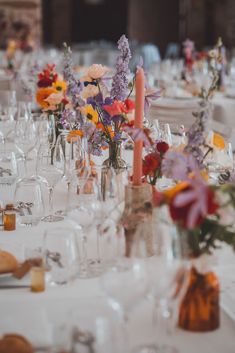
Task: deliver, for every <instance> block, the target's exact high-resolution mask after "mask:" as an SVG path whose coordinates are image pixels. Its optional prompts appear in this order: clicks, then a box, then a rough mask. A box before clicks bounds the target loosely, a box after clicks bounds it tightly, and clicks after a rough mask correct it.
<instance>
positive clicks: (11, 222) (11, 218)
mask: <svg viewBox="0 0 235 353" xmlns="http://www.w3.org/2000/svg"><path fill="white" fill-rule="evenodd" d="M3 226H4V230H8V231H9V230H15V229H16V212H15V209H14V205H13V204H8V205H6V208H5V211H4V215H3Z"/></svg>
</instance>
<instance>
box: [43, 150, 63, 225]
mask: <svg viewBox="0 0 235 353" xmlns="http://www.w3.org/2000/svg"><path fill="white" fill-rule="evenodd" d="M36 170H37V175H38V176H39V177H41V178H42V179H43V180H44V181H45V182H46V184H47V187H48V191H49V212H50V215H48V216H46V217H44V218H43V219H42V220H43V221H44V222H58V221H61V220H63V219H64V218H63V217H62V216H59V215H54V210H53V209H54V207H53V192H54V188H55V186H56V185H57V184H58V182H59V181H60V180H61V179H62V178H63V176H64V173H65V164H64V154H63V150H62V146H61V145H59V144H58V145H56V146H55V147H54V148H52V149H50V148H48V146H41V147H40V148H39V151H38V157H37V166H36Z"/></svg>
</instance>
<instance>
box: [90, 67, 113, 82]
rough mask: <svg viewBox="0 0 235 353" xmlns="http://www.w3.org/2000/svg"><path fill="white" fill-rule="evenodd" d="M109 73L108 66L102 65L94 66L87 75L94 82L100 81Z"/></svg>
mask: <svg viewBox="0 0 235 353" xmlns="http://www.w3.org/2000/svg"><path fill="white" fill-rule="evenodd" d="M107 71H108V68H107V67H106V66H103V65H101V64H93V65H91V66H90V67H89V69H88V70H87V75H88V76H89V77H90V78H91V79H93V80H98V79H99V78H101V77H103V76H104V74H106V72H107Z"/></svg>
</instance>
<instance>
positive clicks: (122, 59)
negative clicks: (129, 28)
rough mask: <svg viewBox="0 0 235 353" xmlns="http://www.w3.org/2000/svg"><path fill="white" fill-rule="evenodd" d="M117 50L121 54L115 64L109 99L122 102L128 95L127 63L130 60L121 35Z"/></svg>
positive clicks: (129, 54) (126, 44)
mask: <svg viewBox="0 0 235 353" xmlns="http://www.w3.org/2000/svg"><path fill="white" fill-rule="evenodd" d="M118 49H119V50H120V51H121V53H120V55H119V56H118V58H117V62H116V73H115V75H114V77H113V82H112V89H111V97H112V98H114V99H117V100H124V99H125V98H126V97H127V94H128V83H129V82H128V76H129V74H130V70H129V61H130V58H131V51H130V47H129V42H128V39H127V38H126V36H125V35H122V36H121V38H120V39H119V41H118Z"/></svg>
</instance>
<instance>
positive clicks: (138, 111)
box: [133, 68, 145, 186]
mask: <svg viewBox="0 0 235 353" xmlns="http://www.w3.org/2000/svg"><path fill="white" fill-rule="evenodd" d="M144 88H145V77H144V70H143V69H142V68H138V69H137V72H136V80H135V127H136V128H139V129H142V127H143V116H144ZM142 150H143V141H142V140H137V141H135V145H134V161H133V185H135V186H138V185H141V183H142Z"/></svg>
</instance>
